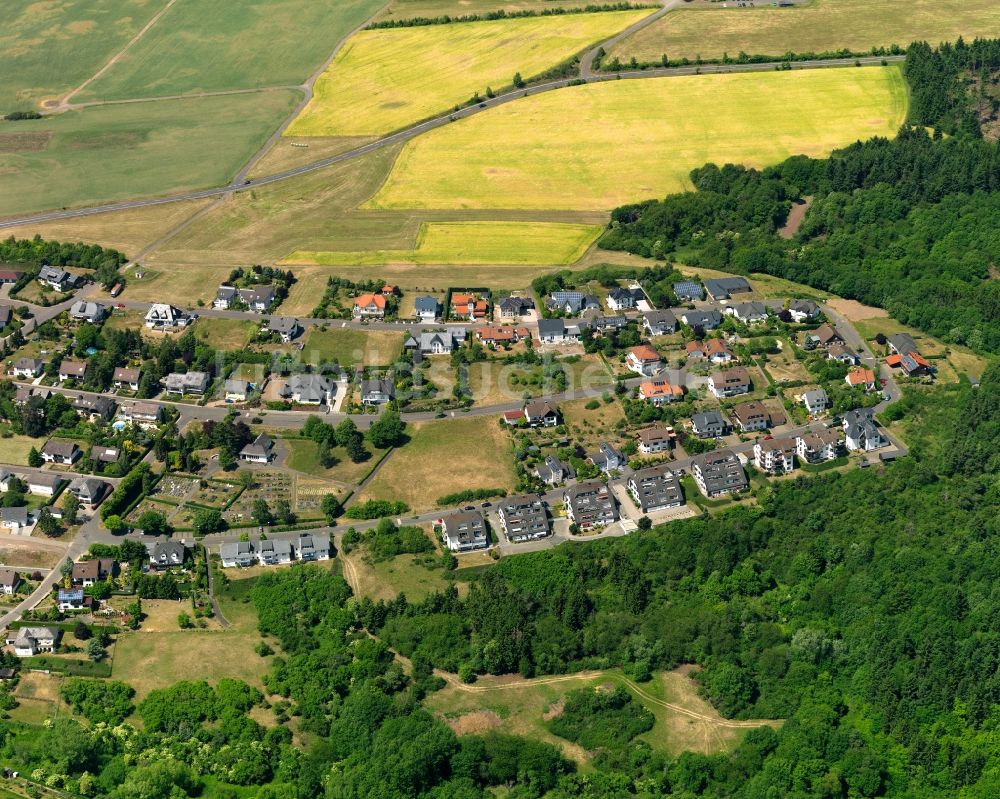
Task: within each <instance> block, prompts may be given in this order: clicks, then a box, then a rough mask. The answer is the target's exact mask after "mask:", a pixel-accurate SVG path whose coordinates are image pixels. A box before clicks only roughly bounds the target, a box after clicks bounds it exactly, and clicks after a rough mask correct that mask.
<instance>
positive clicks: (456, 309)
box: [449, 294, 490, 322]
mask: <svg viewBox="0 0 1000 799" xmlns="http://www.w3.org/2000/svg"><path fill="white" fill-rule="evenodd" d="M489 310H490V304H489V301H487V300H484V299H481V298H479V297H477V296H476V295H475V294H452V295H451V313H450V314H449V316H450V318H452V319H468V320H469V321H470V322H475V321H476V320H478V319H485V318H486V316H487V315H488V314H489Z"/></svg>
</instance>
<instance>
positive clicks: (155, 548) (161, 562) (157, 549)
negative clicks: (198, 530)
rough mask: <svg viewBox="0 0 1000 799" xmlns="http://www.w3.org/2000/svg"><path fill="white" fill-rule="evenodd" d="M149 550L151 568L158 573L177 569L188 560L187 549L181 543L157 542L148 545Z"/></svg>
mask: <svg viewBox="0 0 1000 799" xmlns="http://www.w3.org/2000/svg"><path fill="white" fill-rule="evenodd" d="M146 549H147V550H149V566H150V568H152V569H155V570H156V571H164V570H166V569H176V568H180V567H182V566H183V565H184V562H185V561H186V560H187V547H186V546H184V544H183V543H181V542H180V541H157V542H156V543H152V544H146Z"/></svg>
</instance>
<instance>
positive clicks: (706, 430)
mask: <svg viewBox="0 0 1000 799" xmlns="http://www.w3.org/2000/svg"><path fill="white" fill-rule="evenodd" d="M691 430H692V431H693V432H694V434H695V435H696V436H698V438H720V437H721V436H724V435H726V433H728V432H729V422H728V421H726V417H725V416H723V415H722V414H721V413H719V412H718V411H699V412H698V413H695V414H692V415H691Z"/></svg>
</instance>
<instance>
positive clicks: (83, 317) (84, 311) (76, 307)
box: [69, 300, 108, 325]
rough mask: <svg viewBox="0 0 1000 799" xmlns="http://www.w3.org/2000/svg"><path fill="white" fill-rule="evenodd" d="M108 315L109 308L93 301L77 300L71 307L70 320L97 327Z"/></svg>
mask: <svg viewBox="0 0 1000 799" xmlns="http://www.w3.org/2000/svg"><path fill="white" fill-rule="evenodd" d="M107 315H108V309H107V307H105V306H104V305H102V304H101V303H99V302H93V301H91V300H77V301H76V302H74V303H73V304H72V305H71V306H70V307H69V318H70V319H72V320H73V321H74V322H90V323H91V324H95V325H96V324H97V323H98V322H100V321H101V320H102V319H103V318H104V317H105V316H107Z"/></svg>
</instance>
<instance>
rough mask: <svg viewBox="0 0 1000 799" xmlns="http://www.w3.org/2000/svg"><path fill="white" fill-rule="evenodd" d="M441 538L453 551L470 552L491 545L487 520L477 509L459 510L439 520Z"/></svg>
mask: <svg viewBox="0 0 1000 799" xmlns="http://www.w3.org/2000/svg"><path fill="white" fill-rule="evenodd" d="M437 523H438V524H439V525H440V526H441V538H442V540H443V541H444V545H445V546H446V547H448V549H449V550H451V551H452V552H469V551H471V550H474V549H486V547H488V546H489V545H490V541H489V536H488V535H487V533H486V521H485V520H484V519H483V514H482V513H480V512H479V511H477V510H467V511H459V512H458V513H452V514H451V515H450V516H445V517H443V518H441V519H438V520H437Z"/></svg>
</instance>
